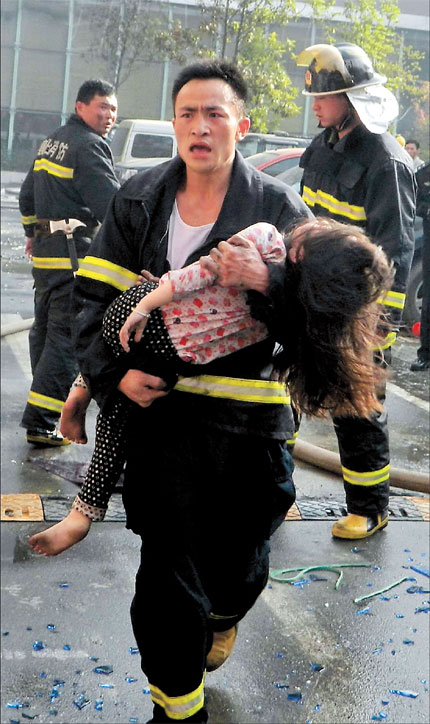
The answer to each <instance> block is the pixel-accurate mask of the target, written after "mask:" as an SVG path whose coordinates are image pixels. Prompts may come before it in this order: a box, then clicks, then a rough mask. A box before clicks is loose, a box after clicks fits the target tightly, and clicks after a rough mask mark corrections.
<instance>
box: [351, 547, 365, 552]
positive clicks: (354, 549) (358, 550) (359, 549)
mask: <svg viewBox="0 0 430 724" xmlns="http://www.w3.org/2000/svg"><path fill="white" fill-rule="evenodd" d="M361 551H364V548H358V546H354V548H351V553H361Z"/></svg>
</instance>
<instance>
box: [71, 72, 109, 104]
mask: <svg viewBox="0 0 430 724" xmlns="http://www.w3.org/2000/svg"><path fill="white" fill-rule="evenodd" d="M114 93H115V89H114V87H113V85H112V83H108V81H107V80H101V79H100V78H95V79H93V80H86V81H85V83H82V85H81V87H80V88H79V90H78V95H77V96H76V103H78V102H81V103H85V105H88V103H90V102H91V101H92V99H93V98H94V96H111V95H113V94H114Z"/></svg>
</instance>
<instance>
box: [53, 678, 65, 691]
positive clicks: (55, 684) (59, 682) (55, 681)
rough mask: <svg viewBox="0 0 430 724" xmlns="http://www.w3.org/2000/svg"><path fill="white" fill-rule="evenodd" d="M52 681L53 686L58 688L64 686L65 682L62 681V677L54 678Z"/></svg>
mask: <svg viewBox="0 0 430 724" xmlns="http://www.w3.org/2000/svg"><path fill="white" fill-rule="evenodd" d="M53 683H54V686H56V687H57V689H59V688H60V686H64V684H65V683H66V682H65V681H63V679H54V682H53Z"/></svg>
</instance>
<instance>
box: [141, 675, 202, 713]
mask: <svg viewBox="0 0 430 724" xmlns="http://www.w3.org/2000/svg"><path fill="white" fill-rule="evenodd" d="M204 685H205V677H203V680H202V683H201V684H200V686H199V687H198V688H197V689H195V690H194V691H192V692H191V694H185V695H184V696H167V694H165V693H164V692H163V691H161V689H159V688H158V687H157V686H153V685H152V684H149V688H150V690H151V698H152V701H153V702H154V704H158V705H159V706H162V707H163V709H164V710H165V712H166V714H167V716H168V717H169V718H170V719H177V720H180V719H188V717H190V716H193V714H195V713H196V712H197V711H199V710H200V709H202V707H203V704H204V699H205V693H204Z"/></svg>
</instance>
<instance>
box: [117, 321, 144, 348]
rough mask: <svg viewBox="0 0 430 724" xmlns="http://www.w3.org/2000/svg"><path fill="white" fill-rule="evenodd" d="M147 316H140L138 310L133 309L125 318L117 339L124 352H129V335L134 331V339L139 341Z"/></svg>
mask: <svg viewBox="0 0 430 724" xmlns="http://www.w3.org/2000/svg"><path fill="white" fill-rule="evenodd" d="M147 321H148V320H147V318H146V317H142V316H141V315H140V314H138V312H135V311H133V312H132V313H131V314H130V315H129V316H128V317H127V319H126V320H125V322H124V324H123V326H122V327H121V329H120V333H119V339H120V342H121V345H122V348H123V349H124V351H125V352H130V345H129V341H130V335H131V333H132V332H133V331H134V332H135V334H134V341H135V342H140V340H141V339H142V334H143V332H144V330H145V327H146V323H147Z"/></svg>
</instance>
